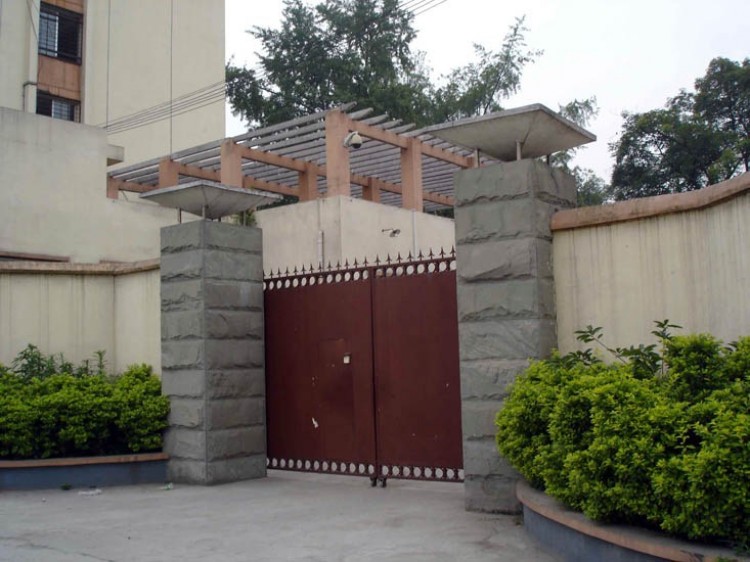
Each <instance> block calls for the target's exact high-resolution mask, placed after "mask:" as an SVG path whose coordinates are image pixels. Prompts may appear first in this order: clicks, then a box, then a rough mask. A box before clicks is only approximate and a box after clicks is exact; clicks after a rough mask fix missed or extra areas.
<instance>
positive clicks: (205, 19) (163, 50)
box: [83, 0, 225, 164]
mask: <svg viewBox="0 0 750 562" xmlns="http://www.w3.org/2000/svg"><path fill="white" fill-rule="evenodd" d="M85 28H86V29H85V36H86V41H85V53H84V88H83V100H84V101H83V121H84V122H85V123H86V124H89V125H103V124H106V123H108V122H111V121H113V120H116V119H119V118H122V117H124V116H128V115H131V114H133V113H136V112H138V111H141V110H143V109H146V108H151V107H154V106H157V105H159V104H164V103H168V102H169V100H170V99H175V98H179V97H180V96H184V95H185V94H189V93H191V92H195V91H196V90H199V89H201V88H204V87H206V86H209V85H210V84H215V83H217V82H220V81H222V80H224V0H109V1H107V2H102V1H101V0H86V11H85ZM224 134H225V133H224V101H223V99H220V100H214V101H213V102H212V103H210V104H208V105H205V106H203V107H197V106H195V107H194V108H192V109H191V110H190V111H189V112H187V113H184V114H181V115H174V116H173V118H172V120H171V124H170V119H163V120H161V121H158V122H155V123H151V124H147V125H144V126H141V127H138V128H134V129H131V130H129V131H126V132H121V133H115V134H112V135H110V138H109V142H110V143H112V144H116V145H121V146H124V147H125V164H134V163H137V162H140V161H143V160H148V159H150V158H154V157H158V156H164V155H167V154H169V153H170V152H175V151H177V150H181V149H184V148H189V147H192V146H196V145H199V144H202V143H205V142H209V141H213V140H217V139H221V138H223V137H224Z"/></svg>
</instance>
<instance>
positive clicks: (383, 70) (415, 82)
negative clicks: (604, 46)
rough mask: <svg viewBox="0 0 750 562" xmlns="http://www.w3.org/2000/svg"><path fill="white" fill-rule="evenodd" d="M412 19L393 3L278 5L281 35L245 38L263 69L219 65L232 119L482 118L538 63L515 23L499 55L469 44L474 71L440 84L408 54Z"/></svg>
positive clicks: (348, 0)
mask: <svg viewBox="0 0 750 562" xmlns="http://www.w3.org/2000/svg"><path fill="white" fill-rule="evenodd" d="M413 18H414V15H413V14H412V13H411V12H410V11H409V10H408V9H404V8H401V7H400V6H399V2H398V0H325V1H323V2H320V3H319V4H317V5H315V6H310V5H307V4H305V3H303V2H302V0H285V2H284V10H283V14H282V22H281V27H280V28H278V29H272V28H262V27H255V28H253V29H252V30H251V31H250V33H251V34H252V35H253V36H255V37H256V38H258V39H260V41H261V44H262V46H263V49H262V53H261V54H260V66H261V70H259V71H257V72H256V71H253V70H249V69H245V68H239V67H236V66H234V65H232V64H231V62H230V63H229V64H228V65H227V69H226V74H227V94H228V98H229V101H230V103H231V105H232V109H233V111H234V113H235V115H239V116H241V117H242V118H244V119H246V120H247V121H248V122H250V123H253V124H257V125H269V124H273V123H278V122H281V121H285V120H288V119H292V118H294V117H297V116H300V115H306V114H309V113H314V112H316V111H321V110H324V109H327V108H329V107H331V106H333V105H336V104H340V103H345V102H350V101H355V102H357V105H358V106H359V107H373V108H374V109H375V110H376V111H377V112H378V113H387V114H388V115H390V116H391V117H393V118H396V119H401V120H403V121H405V122H409V123H415V124H416V125H418V126H422V125H428V124H433V123H437V122H442V121H446V120H451V119H457V118H460V117H467V116H472V115H481V114H484V113H487V112H490V111H496V110H498V109H501V106H500V101H501V100H502V99H506V98H508V97H509V96H510V95H512V94H513V93H515V92H517V91H518V89H519V87H520V82H521V76H522V74H523V69H524V67H525V66H526V65H527V64H529V63H532V62H533V61H534V60H535V59H536V58H537V57H538V56H539V55H540V54H541V51H534V50H529V49H527V47H526V41H525V33H526V31H528V30H527V28H526V27H525V26H524V19H523V18H519V19H517V20H516V22H515V23H514V24H513V25H512V26H511V28H510V30H509V32H508V34H507V35H506V36H505V38H504V41H503V44H502V45H501V47H500V49H499V50H498V51H496V52H495V51H492V50H489V49H487V48H485V47H483V46H481V45H475V46H474V49H475V52H476V54H477V58H478V60H477V62H473V63H470V64H468V65H466V66H465V67H462V68H458V69H455V70H454V71H453V72H451V73H450V74H449V75H448V76H447V77H444V79H443V81H442V83H441V84H439V85H438V84H435V83H433V82H432V81H431V79H430V77H429V72H428V71H427V69H426V67H425V64H424V57H423V55H422V54H421V53H415V52H413V51H412V50H411V46H410V45H411V42H412V40H413V39H414V38H415V36H416V32H415V30H414V28H413V26H412V21H413Z"/></svg>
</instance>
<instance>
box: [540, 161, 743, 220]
mask: <svg viewBox="0 0 750 562" xmlns="http://www.w3.org/2000/svg"><path fill="white" fill-rule="evenodd" d="M749 190H750V172H746V173H744V174H742V175H739V176H735V177H733V178H731V179H728V180H726V181H723V182H720V183H717V184H714V185H710V186H708V187H704V188H703V189H697V190H695V191H686V192H684V193H669V194H667V195H657V196H654V197H642V198H639V199H631V200H629V201H620V202H618V203H613V204H610V205H601V206H598V207H581V208H579V209H567V210H564V211H559V212H557V213H555V214H554V215H552V220H551V221H550V228H551V230H553V231H556V230H570V229H574V228H584V227H590V226H604V225H608V224H613V223H618V222H625V221H633V220H638V219H645V218H650V217H658V216H662V215H668V214H672V213H684V212H686V211H696V210H698V209H704V208H706V207H711V206H713V205H716V204H718V203H722V202H724V201H727V200H729V199H732V198H734V197H737V196H738V195H741V194H742V193H744V192H745V191H749Z"/></svg>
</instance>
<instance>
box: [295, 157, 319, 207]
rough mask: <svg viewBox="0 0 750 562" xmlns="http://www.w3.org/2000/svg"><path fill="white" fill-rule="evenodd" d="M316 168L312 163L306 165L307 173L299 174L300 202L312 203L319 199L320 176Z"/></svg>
mask: <svg viewBox="0 0 750 562" xmlns="http://www.w3.org/2000/svg"><path fill="white" fill-rule="evenodd" d="M315 170H316V167H315V166H314V165H313V164H312V163H311V162H307V163H306V164H305V171H304V172H299V200H300V201H312V200H313V199H317V198H318V175H317V174H316V173H315Z"/></svg>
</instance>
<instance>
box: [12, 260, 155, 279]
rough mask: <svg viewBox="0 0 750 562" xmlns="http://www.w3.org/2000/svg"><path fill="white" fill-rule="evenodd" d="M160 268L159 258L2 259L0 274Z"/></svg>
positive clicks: (112, 272)
mask: <svg viewBox="0 0 750 562" xmlns="http://www.w3.org/2000/svg"><path fill="white" fill-rule="evenodd" d="M158 269H159V258H156V259H152V260H144V261H136V262H112V263H106V262H105V263H68V262H38V261H0V274H3V273H36V274H40V275H112V276H118V275H128V274H131V273H141V272H144V271H156V270H158Z"/></svg>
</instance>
